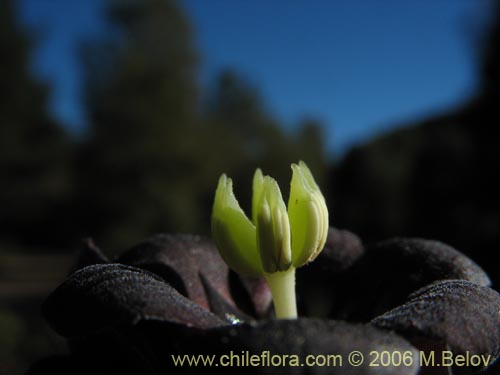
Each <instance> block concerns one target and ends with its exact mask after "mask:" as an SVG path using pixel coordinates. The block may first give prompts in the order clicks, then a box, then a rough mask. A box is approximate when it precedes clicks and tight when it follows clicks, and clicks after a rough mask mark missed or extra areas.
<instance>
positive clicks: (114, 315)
mask: <svg viewBox="0 0 500 375" xmlns="http://www.w3.org/2000/svg"><path fill="white" fill-rule="evenodd" d="M43 312H44V315H45V317H46V319H47V321H48V322H49V324H50V325H51V326H52V327H53V328H54V330H56V331H57V332H59V333H60V334H62V335H64V336H67V337H70V336H78V335H86V334H89V333H90V332H95V331H100V330H103V329H106V328H108V327H113V326H117V325H120V324H135V323H137V322H138V321H140V320H144V319H145V320H148V319H157V320H162V321H166V322H172V323H178V324H184V325H188V326H193V327H200V328H207V327H214V326H219V325H223V324H225V323H224V321H222V320H221V319H220V318H218V317H217V316H215V315H213V314H212V313H210V312H209V311H207V310H205V309H203V308H201V307H200V306H199V305H197V304H195V303H194V302H192V301H190V300H188V299H187V298H185V297H183V296H182V295H180V294H179V293H178V292H177V291H176V290H175V289H174V288H172V287H171V286H170V285H168V284H166V283H165V282H164V281H163V280H162V279H160V278H159V277H157V276H155V275H153V274H151V273H149V272H147V271H144V270H141V269H138V268H134V267H129V266H125V265H121V264H113V263H111V264H97V265H93V266H88V267H85V268H83V269H81V270H79V271H77V272H75V273H74V274H72V275H71V276H70V277H69V278H68V279H67V280H66V281H65V282H64V283H63V284H62V285H60V286H59V287H58V288H57V289H56V290H55V291H54V292H53V293H52V294H51V295H50V296H49V297H48V298H47V300H46V301H45V303H44V305H43Z"/></svg>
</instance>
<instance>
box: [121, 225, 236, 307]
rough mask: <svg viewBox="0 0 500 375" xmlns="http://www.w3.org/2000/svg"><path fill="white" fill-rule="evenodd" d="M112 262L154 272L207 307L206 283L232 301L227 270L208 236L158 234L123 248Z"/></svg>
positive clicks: (229, 301)
mask: <svg viewBox="0 0 500 375" xmlns="http://www.w3.org/2000/svg"><path fill="white" fill-rule="evenodd" d="M116 262H118V263H123V264H127V265H130V266H134V267H139V268H143V269H146V270H148V271H151V272H153V273H155V274H157V275H158V276H160V277H162V278H163V279H164V280H165V281H166V282H168V283H169V284H170V285H171V286H173V287H174V288H175V289H177V291H178V292H179V293H181V294H182V295H184V296H185V297H188V298H189V299H190V300H192V301H194V302H196V303H197V304H199V305H201V306H203V307H205V308H207V309H208V308H209V305H210V301H209V299H208V297H207V293H206V290H205V285H207V284H210V286H211V287H212V288H213V289H215V290H216V291H217V292H218V293H219V294H220V295H221V296H222V297H223V298H224V299H226V300H227V301H228V303H230V304H231V303H232V299H231V295H230V290H229V286H228V277H229V276H228V274H229V269H228V267H227V265H226V263H225V262H224V261H223V260H222V258H221V257H220V255H219V254H218V252H217V249H216V248H215V245H214V243H213V242H212V241H211V240H210V239H208V238H205V237H202V236H193V235H181V234H179V235H171V234H158V235H155V236H153V237H151V238H148V239H146V240H144V241H142V242H140V243H139V244H138V245H136V246H134V247H133V248H131V249H130V250H128V251H126V252H125V253H124V254H123V255H122V256H121V257H119V258H118V259H117V260H116ZM201 277H203V278H204V279H205V281H202V280H201Z"/></svg>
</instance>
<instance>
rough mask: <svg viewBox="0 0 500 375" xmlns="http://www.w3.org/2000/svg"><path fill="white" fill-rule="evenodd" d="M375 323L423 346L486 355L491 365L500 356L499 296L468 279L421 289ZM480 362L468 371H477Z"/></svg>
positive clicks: (421, 347) (418, 345)
mask: <svg viewBox="0 0 500 375" xmlns="http://www.w3.org/2000/svg"><path fill="white" fill-rule="evenodd" d="M372 323H373V324H374V325H375V326H377V327H380V328H385V329H389V330H391V331H396V332H397V333H399V334H400V335H402V336H404V337H406V338H407V339H408V340H410V341H411V342H413V344H414V345H415V346H417V347H418V348H420V349H429V348H431V349H439V348H443V347H444V348H446V350H450V351H452V352H453V355H454V356H456V355H468V356H470V355H477V356H483V357H482V358H483V359H488V365H489V364H491V363H492V362H493V361H494V360H495V359H496V358H497V357H498V355H499V342H500V295H499V294H498V292H496V291H494V290H493V289H490V288H486V287H483V286H480V285H477V284H473V283H471V282H468V281H465V280H446V281H442V282H439V283H435V284H432V285H430V286H427V287H425V288H422V289H420V290H418V291H417V292H415V293H414V294H412V295H411V296H410V297H409V299H408V302H406V303H405V304H404V305H402V306H399V307H397V308H395V309H393V310H391V311H389V312H387V313H385V314H383V315H381V316H379V317H377V318H375V319H374V320H373V322H372ZM436 352H437V351H436ZM481 363H482V364H481V365H479V366H472V367H471V368H470V369H469V370H470V371H471V372H472V370H474V371H477V370H478V369H480V368H481V367H483V365H484V363H483V362H481ZM474 367H475V368H474ZM478 367H479V368H478ZM486 367H487V366H486Z"/></svg>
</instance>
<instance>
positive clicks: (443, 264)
mask: <svg viewBox="0 0 500 375" xmlns="http://www.w3.org/2000/svg"><path fill="white" fill-rule="evenodd" d="M315 263H317V262H315ZM312 267H316V264H313V265H312ZM298 275H299V276H298V277H300V273H299V274H298ZM445 279H463V280H468V281H471V282H474V283H477V284H479V285H483V286H487V285H489V278H488V276H487V275H486V274H485V272H484V271H483V270H482V269H481V268H480V267H479V266H478V265H477V264H476V263H474V262H473V261H472V260H471V259H469V258H468V257H466V256H465V255H464V254H462V253H460V252H459V251H457V250H455V249H453V248H452V247H450V246H448V245H446V244H443V243H441V242H438V241H433V240H424V239H419V238H395V239H390V240H387V241H383V242H380V243H377V244H375V245H372V246H367V248H366V251H365V253H364V255H363V256H362V257H360V258H359V259H358V260H357V262H355V263H354V264H353V265H352V267H350V268H349V269H348V270H346V271H345V272H343V273H342V274H340V275H338V274H334V275H333V276H332V277H331V278H330V283H331V284H332V285H331V287H330V288H329V290H328V291H325V292H324V293H327V294H328V293H329V294H330V296H325V299H327V300H328V301H330V302H331V303H332V310H331V314H330V315H328V316H329V317H330V318H331V319H345V320H349V321H360V322H367V321H370V320H371V319H373V318H374V317H376V316H378V315H380V314H383V313H384V312H386V311H388V310H390V309H393V308H395V307H396V306H398V305H401V304H403V303H404V302H405V301H406V299H407V298H408V296H409V295H410V294H411V293H413V292H415V291H416V290H418V289H420V288H422V287H424V286H425V285H428V284H430V283H433V282H435V281H439V280H445Z"/></svg>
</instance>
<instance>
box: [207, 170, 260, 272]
mask: <svg viewBox="0 0 500 375" xmlns="http://www.w3.org/2000/svg"><path fill="white" fill-rule="evenodd" d="M212 236H213V239H214V241H215V243H216V245H217V248H218V249H219V253H220V255H221V256H222V258H223V259H224V261H225V262H226V263H227V264H228V266H229V267H231V268H232V269H233V270H234V271H236V272H238V273H240V274H242V275H246V276H260V275H262V274H263V271H262V265H261V261H260V256H259V252H258V249H257V241H256V232H255V225H253V223H252V222H251V221H250V220H249V219H248V218H247V216H246V215H245V213H244V212H243V210H242V209H241V207H240V205H239V204H238V201H237V200H236V197H235V196H234V193H233V184H232V181H231V179H230V178H228V177H227V176H226V175H222V176H221V177H220V179H219V184H218V186H217V191H216V192H215V201H214V206H213V211H212Z"/></svg>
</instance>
